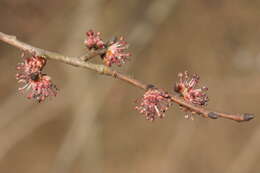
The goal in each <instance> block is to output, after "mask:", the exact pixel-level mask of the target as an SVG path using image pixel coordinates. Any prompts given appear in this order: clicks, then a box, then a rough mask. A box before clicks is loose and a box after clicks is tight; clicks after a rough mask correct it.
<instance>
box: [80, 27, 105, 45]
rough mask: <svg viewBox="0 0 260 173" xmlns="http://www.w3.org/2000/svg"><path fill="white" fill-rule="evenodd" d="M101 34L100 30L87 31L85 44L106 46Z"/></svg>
mask: <svg viewBox="0 0 260 173" xmlns="http://www.w3.org/2000/svg"><path fill="white" fill-rule="evenodd" d="M100 34H101V33H100V32H94V31H93V30H89V31H88V32H86V35H87V38H86V39H85V41H84V44H85V45H86V46H87V48H89V49H92V48H94V49H100V48H105V43H104V42H103V41H102V39H101V38H100Z"/></svg>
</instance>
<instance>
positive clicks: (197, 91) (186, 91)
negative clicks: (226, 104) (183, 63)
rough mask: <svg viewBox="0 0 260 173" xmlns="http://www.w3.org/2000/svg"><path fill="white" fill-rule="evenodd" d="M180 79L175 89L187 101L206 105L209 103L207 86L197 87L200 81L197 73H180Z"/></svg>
mask: <svg viewBox="0 0 260 173" xmlns="http://www.w3.org/2000/svg"><path fill="white" fill-rule="evenodd" d="M178 78H179V81H178V82H176V84H175V87H174V91H175V92H177V93H179V94H180V95H181V96H182V97H183V98H184V100H185V101H187V102H190V103H192V104H194V105H200V106H204V105H207V103H208V100H209V99H208V96H207V94H206V91H207V90H208V88H207V87H205V86H203V87H201V88H196V87H197V85H198V83H199V76H198V75H197V74H193V75H190V74H189V73H188V72H187V71H185V72H184V73H179V74H178Z"/></svg>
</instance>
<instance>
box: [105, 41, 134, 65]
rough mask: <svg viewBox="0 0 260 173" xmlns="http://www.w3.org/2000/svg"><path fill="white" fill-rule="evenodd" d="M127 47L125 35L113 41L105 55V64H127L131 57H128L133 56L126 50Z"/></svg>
mask: <svg viewBox="0 0 260 173" xmlns="http://www.w3.org/2000/svg"><path fill="white" fill-rule="evenodd" d="M127 49H128V43H127V42H126V41H125V40H124V38H123V37H120V38H119V39H115V40H114V41H111V42H110V43H109V45H108V48H107V52H106V54H105V56H104V57H103V60H104V63H105V65H107V66H111V65H112V64H116V65H117V66H121V65H122V64H125V63H126V61H127V60H128V59H129V58H128V57H129V56H131V54H130V53H129V52H126V50H127Z"/></svg>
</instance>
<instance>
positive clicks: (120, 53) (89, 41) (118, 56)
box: [84, 30, 131, 67]
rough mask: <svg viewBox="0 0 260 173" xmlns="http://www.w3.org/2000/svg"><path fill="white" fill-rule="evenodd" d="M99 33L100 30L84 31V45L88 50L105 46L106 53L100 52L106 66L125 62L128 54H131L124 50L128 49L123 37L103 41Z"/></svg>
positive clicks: (119, 64)
mask: <svg viewBox="0 0 260 173" xmlns="http://www.w3.org/2000/svg"><path fill="white" fill-rule="evenodd" d="M100 35H101V33H100V32H95V31H93V30H89V31H88V32H87V33H86V36H87V38H86V39H85V41H84V43H85V45H86V47H87V48H88V49H89V50H91V49H94V50H98V49H103V48H105V49H106V53H104V54H102V55H101V58H102V59H103V62H104V64H105V65H106V66H109V67H110V66H112V65H113V64H115V65H117V66H121V65H123V64H125V63H126V61H127V60H129V56H131V54H130V53H129V52H127V51H126V50H127V49H128V43H127V42H126V41H125V40H124V38H123V37H120V38H115V39H113V40H112V41H108V42H107V43H104V42H103V40H102V38H101V37H100Z"/></svg>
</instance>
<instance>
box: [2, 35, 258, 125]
mask: <svg viewBox="0 0 260 173" xmlns="http://www.w3.org/2000/svg"><path fill="white" fill-rule="evenodd" d="M0 40H2V41H3V42H5V43H7V44H9V45H12V46H14V47H16V48H18V49H20V50H23V51H29V52H33V53H35V54H36V55H38V56H42V57H45V58H47V59H50V60H56V61H59V62H63V63H66V64H69V65H72V66H75V67H81V68H85V69H90V70H92V71H95V72H97V73H99V74H102V75H107V76H111V77H114V78H116V79H119V80H122V81H125V82H127V83H129V84H131V85H133V86H135V87H137V88H140V89H143V90H148V89H149V88H150V86H151V85H147V84H144V83H142V82H141V81H139V80H136V79H133V78H131V77H129V76H127V75H125V74H122V73H119V72H117V71H116V70H113V69H111V68H109V67H107V66H104V65H100V64H94V63H90V62H86V61H88V60H89V59H91V58H93V57H95V56H97V55H102V54H104V53H105V52H106V50H105V49H100V50H98V51H94V50H93V51H90V52H88V53H86V54H85V55H83V56H80V57H70V56H64V55H62V54H59V53H56V52H51V51H47V50H44V49H40V48H37V47H34V46H32V45H29V44H27V43H24V42H22V41H20V40H18V39H17V38H16V37H15V36H11V35H8V34H5V33H2V32H0ZM169 97H170V99H171V101H172V102H174V103H176V104H178V105H180V106H181V107H184V108H186V110H189V111H191V112H194V113H196V114H198V115H201V116H202V117H205V118H211V119H217V118H225V119H230V120H234V121H237V122H244V121H249V120H251V119H253V118H254V115H253V114H247V113H245V114H241V115H237V114H225V113H220V112H215V111H210V110H207V109H205V108H203V107H198V106H195V105H193V104H192V103H189V102H186V101H185V100H183V99H182V98H181V97H178V96H175V95H170V94H169Z"/></svg>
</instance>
